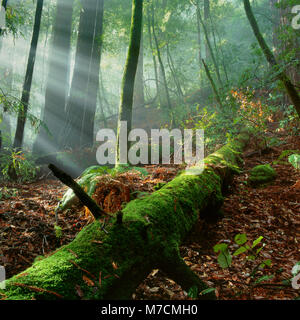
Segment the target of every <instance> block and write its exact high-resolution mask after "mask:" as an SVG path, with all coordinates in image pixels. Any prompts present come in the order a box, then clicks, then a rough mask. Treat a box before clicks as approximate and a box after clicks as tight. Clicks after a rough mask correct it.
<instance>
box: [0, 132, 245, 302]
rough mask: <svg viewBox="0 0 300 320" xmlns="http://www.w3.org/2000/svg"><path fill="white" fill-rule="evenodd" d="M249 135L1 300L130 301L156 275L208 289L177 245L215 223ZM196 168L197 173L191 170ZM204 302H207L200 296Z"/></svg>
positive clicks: (31, 272) (38, 266)
mask: <svg viewBox="0 0 300 320" xmlns="http://www.w3.org/2000/svg"><path fill="white" fill-rule="evenodd" d="M248 140H249V135H248V134H247V133H242V134H240V135H239V136H238V137H237V138H236V139H235V140H234V141H233V142H231V143H228V144H227V145H225V146H224V147H222V148H221V149H220V150H218V151H217V152H215V153H213V154H212V155H210V156H208V157H207V158H206V159H205V168H204V171H203V172H202V173H201V174H192V172H193V171H190V172H186V173H182V174H181V175H180V176H178V177H176V178H175V179H174V180H172V181H171V182H170V183H168V184H166V185H165V186H163V187H162V188H161V189H160V190H158V191H156V192H154V193H153V194H151V195H149V196H148V197H145V198H143V199H137V200H134V201H131V202H129V203H128V204H127V206H126V207H125V208H124V209H123V210H122V212H121V213H119V214H118V215H117V216H116V217H112V218H110V219H109V220H108V221H107V222H106V227H105V228H106V230H107V232H108V233H105V232H103V231H102V230H101V226H102V221H95V222H94V223H92V224H90V225H88V226H87V227H85V228H84V229H83V230H82V231H81V232H80V233H79V234H78V235H77V237H76V238H75V239H74V240H73V241H72V242H71V243H69V244H68V245H65V246H63V247H61V248H60V249H58V250H57V251H56V252H54V253H53V254H52V255H50V256H48V257H46V258H45V259H42V260H40V261H37V262H35V263H34V264H33V265H32V266H31V267H30V268H28V269H27V270H25V271H24V272H22V273H20V274H18V275H16V276H14V277H12V278H10V279H8V280H7V281H6V282H5V285H6V289H5V290H0V295H1V296H2V298H3V299H8V300H14V299H21V300H24V299H72V300H73V299H83V298H84V299H130V298H131V295H132V293H133V292H134V290H135V289H136V287H137V286H138V285H139V284H140V283H141V282H142V281H143V280H144V279H145V278H146V276H147V275H148V274H149V273H150V272H151V271H152V270H153V269H157V268H159V269H161V270H162V271H163V272H164V273H165V274H166V275H167V276H168V277H169V278H171V279H173V280H174V281H176V282H177V283H178V284H180V285H181V286H182V288H183V289H184V290H186V291H188V290H189V289H190V288H192V287H195V286H197V287H198V291H199V292H201V291H202V290H204V289H206V288H207V286H206V284H205V283H203V282H202V281H201V280H200V279H199V277H198V276H197V275H196V274H195V273H193V272H192V271H191V270H190V268H188V266H187V265H186V264H185V263H184V261H183V259H181V257H180V254H179V245H180V243H181V242H182V240H183V239H184V238H185V237H186V236H187V235H188V234H189V232H190V230H191V229H192V227H193V226H194V225H195V223H196V222H197V220H198V218H199V215H200V216H201V217H206V218H209V217H211V216H214V215H215V214H216V213H217V212H218V209H219V207H220V206H221V205H222V202H223V197H222V186H224V185H226V184H227V183H228V181H229V179H230V178H231V177H232V175H233V173H234V172H236V171H237V170H238V168H239V164H240V163H239V161H240V156H239V155H240V152H241V151H242V150H243V148H244V147H245V145H246V143H247V141H248ZM196 168H197V167H196ZM204 297H205V298H208V297H207V296H204Z"/></svg>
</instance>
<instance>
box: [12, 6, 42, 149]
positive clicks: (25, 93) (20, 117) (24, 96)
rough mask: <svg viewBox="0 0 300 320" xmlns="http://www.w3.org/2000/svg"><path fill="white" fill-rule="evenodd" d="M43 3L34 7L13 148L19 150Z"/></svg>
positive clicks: (21, 142)
mask: <svg viewBox="0 0 300 320" xmlns="http://www.w3.org/2000/svg"><path fill="white" fill-rule="evenodd" d="M43 2H44V0H38V1H37V5H36V11H35V18H34V27H33V34H32V39H31V45H30V52H29V57H28V62H27V69H26V74H25V81H24V85H23V91H22V97H21V103H22V106H23V109H22V110H20V111H19V113H18V120H17V129H16V135H15V140H14V148H21V147H22V144H23V137H24V128H25V122H26V116H27V110H28V104H29V99H30V90H31V84H32V77H33V70H34V63H35V57H36V51H37V44H38V39H39V34H40V25H41V18H42V11H43Z"/></svg>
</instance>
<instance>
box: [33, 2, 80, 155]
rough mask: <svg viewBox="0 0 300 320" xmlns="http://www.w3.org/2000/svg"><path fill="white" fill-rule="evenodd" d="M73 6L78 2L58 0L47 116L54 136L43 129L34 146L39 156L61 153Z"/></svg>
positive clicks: (45, 118) (44, 118) (45, 113)
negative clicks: (60, 142) (60, 141)
mask: <svg viewBox="0 0 300 320" xmlns="http://www.w3.org/2000/svg"><path fill="white" fill-rule="evenodd" d="M73 4H74V0H58V2H57V8H56V18H55V23H54V27H53V33H52V47H51V51H50V57H49V72H48V78H47V87H46V93H45V108H44V115H43V122H44V123H45V124H46V126H47V128H48V129H49V131H50V133H51V136H50V135H49V133H48V132H47V131H46V130H45V129H44V128H41V130H40V132H39V134H38V136H37V138H36V141H35V143H34V146H33V152H35V153H39V154H42V153H53V152H56V151H58V150H59V140H60V131H61V128H63V127H64V126H65V121H66V115H65V105H66V98H67V95H68V90H69V69H70V50H71V29H72V13H73Z"/></svg>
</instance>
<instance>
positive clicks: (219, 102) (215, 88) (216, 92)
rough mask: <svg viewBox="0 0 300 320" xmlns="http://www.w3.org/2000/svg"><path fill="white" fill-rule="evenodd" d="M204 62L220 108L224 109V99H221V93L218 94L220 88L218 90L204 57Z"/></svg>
mask: <svg viewBox="0 0 300 320" xmlns="http://www.w3.org/2000/svg"><path fill="white" fill-rule="evenodd" d="M202 63H203V66H204V69H205V72H206V75H207V78H208V80H209V82H210V84H211V87H212V89H213V91H214V94H215V97H216V100H217V102H218V104H219V106H220V108H221V109H222V110H223V109H224V107H223V104H222V101H221V99H220V96H219V94H218V90H217V87H216V85H215V82H214V80H213V78H212V76H211V74H210V71H209V68H208V66H207V65H206V63H205V61H204V60H203V59H202Z"/></svg>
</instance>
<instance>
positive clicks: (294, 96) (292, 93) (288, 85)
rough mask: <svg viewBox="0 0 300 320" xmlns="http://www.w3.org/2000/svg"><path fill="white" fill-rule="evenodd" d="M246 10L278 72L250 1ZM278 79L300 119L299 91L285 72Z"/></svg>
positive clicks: (260, 42)
mask: <svg viewBox="0 0 300 320" xmlns="http://www.w3.org/2000/svg"><path fill="white" fill-rule="evenodd" d="M244 8H245V12H246V15H247V18H248V20H249V22H250V25H251V27H252V30H253V33H254V35H255V37H256V39H257V41H258V43H259V45H260V47H261V49H262V51H263V53H264V55H265V57H266V59H267V61H268V63H269V64H270V66H271V67H272V68H274V69H275V70H276V69H277V68H278V67H279V66H278V63H277V61H276V58H275V56H274V54H273V53H272V51H271V50H270V48H269V47H268V45H267V43H266V41H265V39H264V38H263V36H262V34H261V32H260V30H259V27H258V24H257V21H256V19H255V17H254V15H253V12H252V8H251V5H250V2H249V0H244ZM277 77H278V79H279V80H281V82H282V83H283V85H284V87H285V89H286V92H287V94H288V96H289V98H290V100H291V102H292V103H293V105H294V107H295V109H296V111H297V113H298V116H299V117H300V96H299V93H298V91H297V89H296V88H295V86H294V85H293V84H292V82H291V80H290V79H289V78H288V76H287V74H286V72H285V71H284V70H283V71H279V72H278V76H277Z"/></svg>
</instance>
